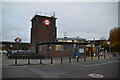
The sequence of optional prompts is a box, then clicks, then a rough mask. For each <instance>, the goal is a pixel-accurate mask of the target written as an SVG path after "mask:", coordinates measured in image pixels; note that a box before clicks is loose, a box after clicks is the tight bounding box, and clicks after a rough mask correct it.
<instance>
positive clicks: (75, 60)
mask: <svg viewBox="0 0 120 80" xmlns="http://www.w3.org/2000/svg"><path fill="white" fill-rule="evenodd" d="M112 58H114V57H112V56H106V55H104V56H96V57H94V56H92V57H87V56H83V57H80V58H79V57H78V58H73V57H60V58H52V57H51V58H47V59H42V58H40V59H31V58H27V59H18V58H15V59H9V60H12V61H13V60H14V63H13V64H15V65H17V64H27V65H30V64H63V63H78V62H87V61H90V60H103V59H112Z"/></svg>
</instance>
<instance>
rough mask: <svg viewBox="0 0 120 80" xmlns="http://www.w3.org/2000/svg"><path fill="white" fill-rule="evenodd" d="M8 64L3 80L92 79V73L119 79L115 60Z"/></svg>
mask: <svg viewBox="0 0 120 80" xmlns="http://www.w3.org/2000/svg"><path fill="white" fill-rule="evenodd" d="M6 62H7V61H6ZM6 64H7V65H6ZM6 64H3V68H2V72H3V73H2V78H91V77H90V76H88V75H89V74H91V73H95V74H100V75H103V76H104V77H103V78H118V60H117V59H115V58H114V59H101V60H91V61H90V60H89V61H86V62H84V61H80V62H78V63H74V62H73V63H62V64H60V63H59V64H41V65H40V64H38V65H37V64H31V65H27V64H26V65H8V63H6Z"/></svg>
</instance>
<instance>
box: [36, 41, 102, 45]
mask: <svg viewBox="0 0 120 80" xmlns="http://www.w3.org/2000/svg"><path fill="white" fill-rule="evenodd" d="M45 44H76V45H88V44H93V43H92V42H57V41H56V42H38V43H37V45H45ZM94 44H95V45H99V44H100V43H94Z"/></svg>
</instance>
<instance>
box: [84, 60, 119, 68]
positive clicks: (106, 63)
mask: <svg viewBox="0 0 120 80" xmlns="http://www.w3.org/2000/svg"><path fill="white" fill-rule="evenodd" d="M115 62H117V61H114V62H106V63H99V64H93V65H86V66H87V67H89V66H97V65H104V64H110V63H115Z"/></svg>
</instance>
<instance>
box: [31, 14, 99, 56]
mask: <svg viewBox="0 0 120 80" xmlns="http://www.w3.org/2000/svg"><path fill="white" fill-rule="evenodd" d="M56 19H57V18H55V16H50V17H49V16H43V15H35V16H34V17H33V18H32V19H31V22H32V28H31V50H32V52H35V53H37V54H41V55H44V56H45V57H64V56H74V54H75V53H76V52H78V53H79V55H80V56H84V55H89V51H90V50H89V47H87V45H92V48H91V55H93V53H96V52H97V47H96V46H99V43H94V44H93V42H87V41H86V39H84V38H67V37H64V38H57V27H56ZM93 48H94V49H93ZM87 50H89V51H87ZM86 52H87V53H86Z"/></svg>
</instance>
